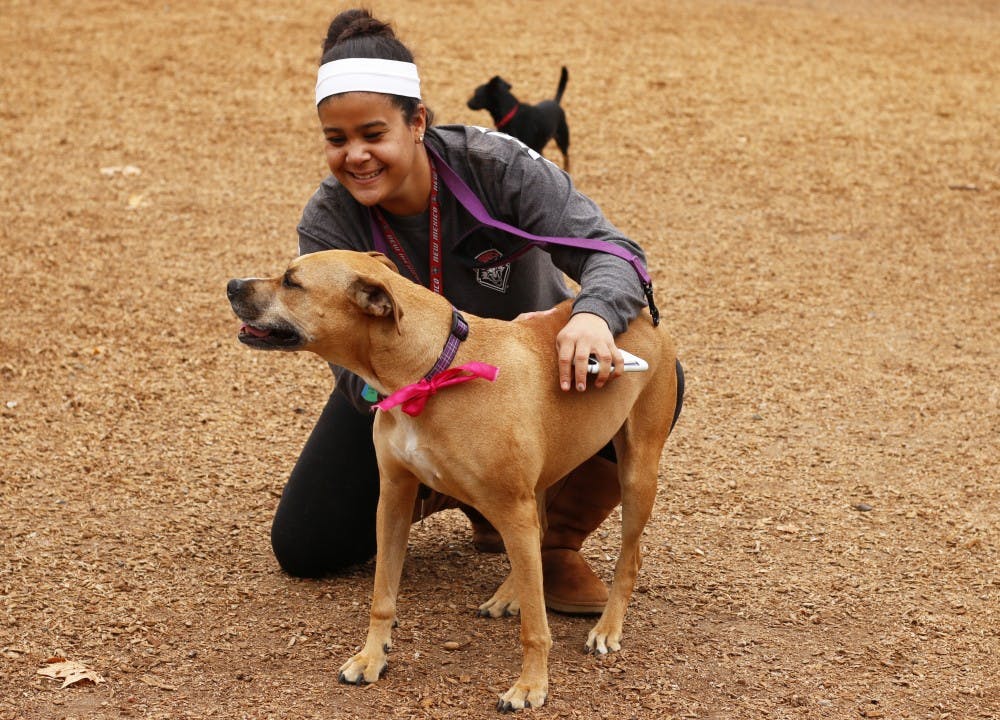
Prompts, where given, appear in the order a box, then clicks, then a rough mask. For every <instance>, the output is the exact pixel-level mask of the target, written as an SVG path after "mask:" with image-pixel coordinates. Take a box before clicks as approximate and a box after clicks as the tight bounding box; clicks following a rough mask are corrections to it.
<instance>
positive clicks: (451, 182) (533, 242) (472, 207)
mask: <svg viewBox="0 0 1000 720" xmlns="http://www.w3.org/2000/svg"><path fill="white" fill-rule="evenodd" d="M424 147H425V148H427V152H428V154H429V155H430V157H431V161H432V162H434V164H435V166H436V167H437V170H438V174H439V175H440V176H441V179H442V180H443V181H444V184H445V185H446V186H447V187H448V189H449V190H451V194H452V195H454V196H455V199H456V200H458V202H459V204H460V205H461V206H462V207H464V208H465V209H466V211H467V212H468V213H469V214H470V215H472V217H473V218H474V219H475V220H476V221H477V222H478V223H479V224H480V225H485V226H487V227H491V228H494V229H496V230H500V231H502V232H505V233H508V234H510V235H514V236H516V237H519V238H522V239H524V240H527V241H528V244H527V245H525V246H524V247H523V248H520V249H519V250H516V251H515V252H513V253H511V254H510V255H505V256H503V257H501V258H498V259H496V260H493V261H490V262H487V263H476V267H477V268H481V269H488V268H494V267H499V266H500V265H506V264H508V263H511V262H513V261H514V260H517V258H519V257H520V256H521V255H523V254H524V253H526V252H528V250H530V249H531V248H533V247H545V246H546V245H563V246H566V247H575V248H579V249H581V250H590V251H593V252H603V253H608V254H610V255H615V256H617V257H620V258H621V259H622V260H625V261H626V262H627V263H629V264H630V265H631V266H632V268H633V269H634V270H635V272H636V274H637V275H638V276H639V280H640V282H641V284H642V291H643V293H644V294H645V295H646V303H647V304H648V305H649V314H650V316H652V318H653V325H659V324H660V311H659V310H658V309H657V308H656V303H655V302H653V279H652V278H651V277H650V275H649V272H647V270H646V267H645V266H644V265H643V264H642V261H641V260H640V259H639V258H638V256H636V255H635V254H633V253H630V252H629V251H628V250H626V249H625V248H623V247H621V246H619V245H615V244H614V243H611V242H606V241H603V240H594V239H592V238H565V237H546V236H542V235H533V234H531V233H529V232H527V231H525V230H521V229H520V228H516V227H514V226H513V225H508V224H507V223H505V222H503V221H501V220H497V219H495V218H494V217H493V216H491V215H490V213H489V211H487V210H486V206H484V205H483V202H482V201H481V200H480V199H479V198H478V197H477V196H476V194H475V193H474V192H472V190H471V189H470V188H469V186H468V185H466V184H465V181H464V180H462V178H461V177H459V176H458V173H456V172H455V171H454V170H453V169H452V168H451V166H450V165H448V163H446V162H445V161H444V158H442V157H441V156H440V155H439V154H438V153H437V151H436V150H434V148H432V147H431V146H430V145H427V144H425V145H424ZM369 217H370V218H371V229H372V240H373V242H374V245H375V249H376V250H378V251H379V252H380V253H382V254H383V255H388V254H389V248H388V245H387V244H386V240H385V237H384V236H383V234H382V229H381V228H380V227H379V226H378V223H377V222H375V217H374V214H373V213H371V212H369ZM414 280H417V281H418V282H419V278H414Z"/></svg>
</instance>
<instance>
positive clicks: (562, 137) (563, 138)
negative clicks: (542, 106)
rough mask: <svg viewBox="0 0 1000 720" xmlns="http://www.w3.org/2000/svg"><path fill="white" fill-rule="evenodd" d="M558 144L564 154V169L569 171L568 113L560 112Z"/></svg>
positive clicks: (557, 134) (557, 127)
mask: <svg viewBox="0 0 1000 720" xmlns="http://www.w3.org/2000/svg"><path fill="white" fill-rule="evenodd" d="M555 141H556V146H557V147H558V148H559V152H561V153H562V156H563V170H565V171H566V172H569V125H567V124H566V115H565V114H560V116H559V124H558V125H557V126H556V134H555Z"/></svg>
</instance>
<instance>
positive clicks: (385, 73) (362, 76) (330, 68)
mask: <svg viewBox="0 0 1000 720" xmlns="http://www.w3.org/2000/svg"><path fill="white" fill-rule="evenodd" d="M356 91H361V92H377V93H385V94H386V95H402V96H403V97H411V98H416V99H417V100H419V99H420V77H419V76H418V75H417V66H416V65H414V64H413V63H408V62H400V61H399V60H380V59H377V58H345V59H344V60H334V61H333V62H328V63H325V64H323V65H320V66H319V74H318V75H317V76H316V104H317V105H319V104H320V103H321V102H323V100H324V99H326V98H328V97H330V96H331V95H337V94H338V93H345V92H356Z"/></svg>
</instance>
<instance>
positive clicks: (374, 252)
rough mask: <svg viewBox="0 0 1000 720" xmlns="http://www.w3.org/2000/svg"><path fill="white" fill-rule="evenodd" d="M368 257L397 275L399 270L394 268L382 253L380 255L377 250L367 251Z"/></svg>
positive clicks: (393, 264)
mask: <svg viewBox="0 0 1000 720" xmlns="http://www.w3.org/2000/svg"><path fill="white" fill-rule="evenodd" d="M368 257H373V258H375V259H376V260H378V261H379V262H380V263H382V264H383V265H385V266H386V267H387V268H389V269H390V270H392V271H393V272H394V273H398V272H399V268H398V267H396V265H395V263H393V262H392V260H390V259H389V258H387V257H386V256H385V255H383V254H382V253H380V252H379V251H378V250H369V251H368Z"/></svg>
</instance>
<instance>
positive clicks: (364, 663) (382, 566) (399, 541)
mask: <svg viewBox="0 0 1000 720" xmlns="http://www.w3.org/2000/svg"><path fill="white" fill-rule="evenodd" d="M383 477H384V476H383ZM417 487H418V482H417V480H416V478H414V477H412V476H408V477H406V478H405V479H398V478H397V479H393V480H389V481H385V480H383V481H382V483H381V485H380V487H379V498H378V510H377V512H376V519H375V537H376V542H377V544H378V549H377V551H376V554H375V587H374V590H373V592H372V607H371V615H370V620H369V623H368V637H367V639H366V640H365V645H364V647H363V648H362V649H361V652H359V653H358V654H357V655H355V656H354V657H352V658H351V659H350V660H348V661H347V662H346V663H344V664H343V665H341V667H340V675H339V680H340V682H343V683H353V684H355V685H362V684H365V683H373V682H375V681H376V680H378V679H379V678H380V677H381V676H382V673H383V672H385V669H386V667H387V666H388V664H389V662H388V659H387V655H388V652H389V650H390V649H391V647H392V626H393V624H394V623H395V620H396V596H397V593H398V592H399V580H400V577H401V576H402V573H403V559H404V557H405V556H406V541H407V538H409V535H410V516H411V514H412V512H413V503H414V501H415V500H416V497H417Z"/></svg>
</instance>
